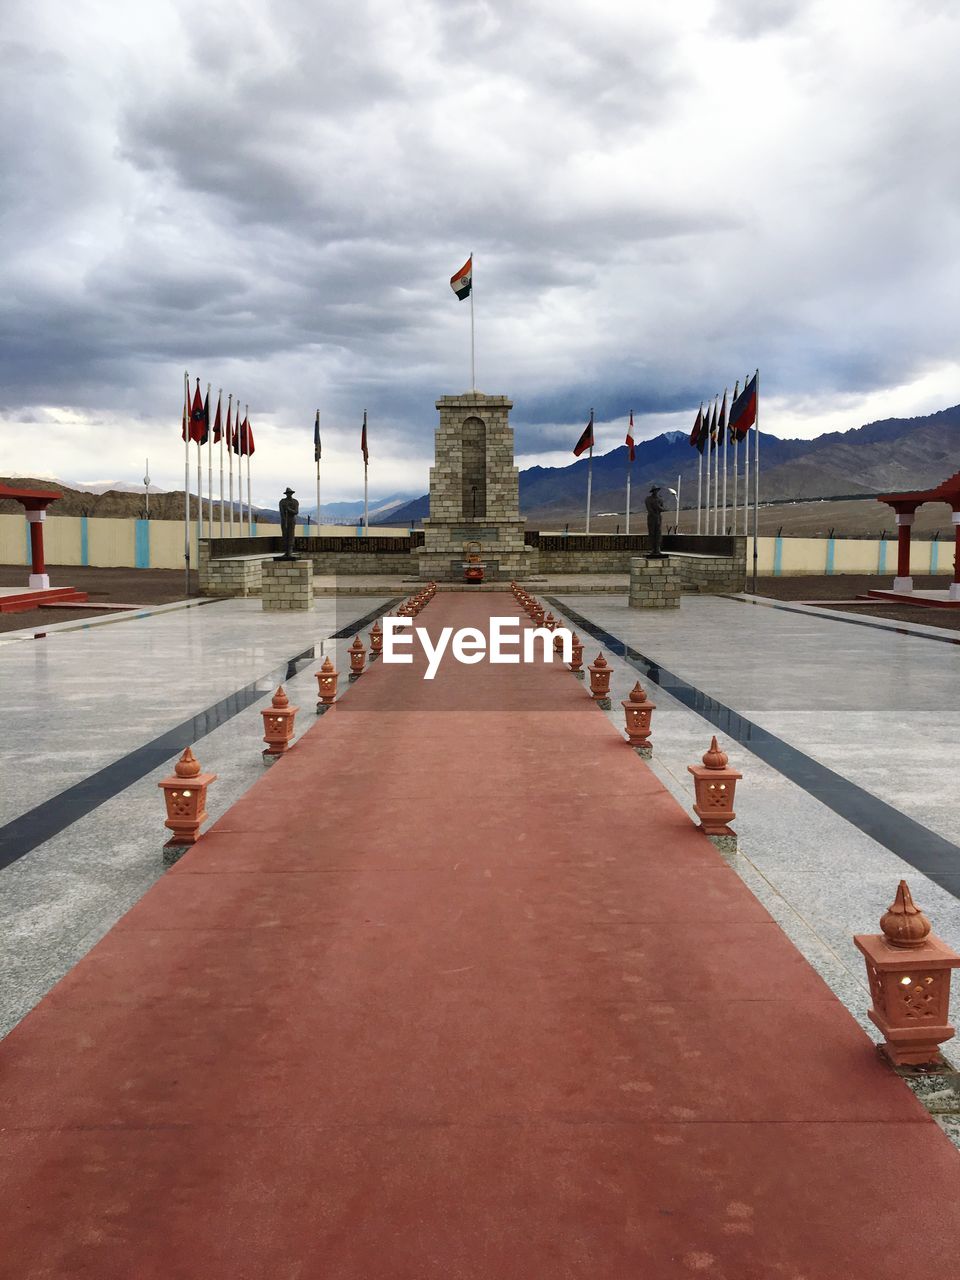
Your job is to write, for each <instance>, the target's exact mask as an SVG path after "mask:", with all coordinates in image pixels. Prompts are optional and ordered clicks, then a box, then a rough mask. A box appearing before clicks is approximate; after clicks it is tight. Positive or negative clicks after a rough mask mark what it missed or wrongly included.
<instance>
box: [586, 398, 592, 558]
mask: <svg viewBox="0 0 960 1280" xmlns="http://www.w3.org/2000/svg"><path fill="white" fill-rule="evenodd" d="M592 498H593V410H592V409H591V410H590V456H589V457H588V459H587V528H586V532H587V533H589V532H590V503H591V500H592Z"/></svg>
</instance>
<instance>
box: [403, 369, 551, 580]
mask: <svg viewBox="0 0 960 1280" xmlns="http://www.w3.org/2000/svg"><path fill="white" fill-rule="evenodd" d="M437 408H438V409H439V411H440V426H439V427H438V428H437V432H436V445H435V457H436V461H435V464H434V465H433V466H432V467H431V468H430V516H429V518H428V519H426V520H424V522H423V531H424V540H423V548H422V549H421V551H420V552H419V556H418V565H419V568H418V573H419V576H420V578H421V579H422V580H425V581H430V580H433V581H436V582H459V581H461V580H462V579H463V564H464V561H465V560H466V559H467V556H468V555H469V554H470V553H471V551H472V552H476V551H477V547H476V545H475V544H477V543H479V555H480V559H481V561H482V563H483V566H484V578H485V580H487V581H498V580H501V579H504V578H506V579H510V578H521V577H529V576H530V574H531V573H532V572H536V569H537V560H538V557H537V555H536V554H535V552H534V550H533V548H531V547H528V546H526V545H525V543H524V532H525V528H526V522H525V521H524V520H522V519H521V517H520V495H519V471H518V469H517V467H515V466H514V463H513V429H512V428H511V426H510V410H511V409H512V408H513V405H512V403H511V402H510V401H509V400H508V399H507V397H506V396H488V395H484V394H483V393H482V392H479V391H471V392H468V393H467V394H466V395H462V396H441V397H440V399H439V400H438V401H437Z"/></svg>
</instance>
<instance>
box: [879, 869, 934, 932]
mask: <svg viewBox="0 0 960 1280" xmlns="http://www.w3.org/2000/svg"><path fill="white" fill-rule="evenodd" d="M930 927H931V926H930V921H929V920H928V919H927V917H926V916H925V915H924V914H923V912H922V911H921V910H920V908H919V907H918V906H917V905H916V903H915V902H914V900H913V898H912V896H911V894H910V890H909V888H908V887H907V882H906V880H901V881H900V883H899V885H898V886H897V896H896V897H895V898H894V900H893V902H892V903H891V904H890V907H889V908H888V909H887V911H886V912H884V914H883V915H882V916H881V918H880V931H881V933H882V934H883V935H884V937H885V938H886V939H887V941H888V942H889V943H890V945H891V946H892V947H922V946H923V943H924V939H925V938H926V936H927V934H928V933H929V932H930Z"/></svg>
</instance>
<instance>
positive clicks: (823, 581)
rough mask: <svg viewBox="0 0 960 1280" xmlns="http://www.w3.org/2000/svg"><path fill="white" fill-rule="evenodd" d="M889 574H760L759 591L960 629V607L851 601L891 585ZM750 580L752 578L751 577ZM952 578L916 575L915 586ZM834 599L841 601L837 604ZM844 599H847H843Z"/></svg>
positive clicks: (929, 587)
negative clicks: (853, 602) (934, 607)
mask: <svg viewBox="0 0 960 1280" xmlns="http://www.w3.org/2000/svg"><path fill="white" fill-rule="evenodd" d="M891 581H892V579H891V578H890V575H889V574H884V575H883V576H882V577H878V576H875V575H873V576H871V575H866V574H863V575H860V574H846V573H843V574H832V575H831V576H830V577H816V576H813V575H808V574H805V575H803V576H802V577H796V578H757V594H758V595H761V596H770V597H771V598H772V599H774V600H798V601H801V602H802V603H804V604H823V605H826V607H827V608H836V609H843V611H844V612H845V613H862V614H864V615H865V616H867V617H870V618H888V619H890V620H891V621H893V622H916V623H920V624H921V625H922V626H925V627H942V628H944V630H946V631H960V609H930V608H926V607H925V606H923V605H919V604H903V605H900V604H896V605H895V604H880V605H874V604H863V603H855V604H848V603H846V602H847V601H856V598H857V596H858V595H863V594H864V593H865V592H867V591H870V590H874V591H875V590H877V589H881V588H884V587H889V586H890V583H891ZM748 582H749V579H748ZM949 582H950V579H949V577H948V576H947V575H946V574H937V575H935V576H931V575H929V574H927V575H915V576H914V579H913V585H914V587H916V588H918V589H919V590H921V591H937V590H940V591H945V590H946V588H947V586H948V584H949ZM833 601H837V603H836V604H833V603H832V602H833ZM841 601H843V602H844V603H842V604H841V603H840V602H841Z"/></svg>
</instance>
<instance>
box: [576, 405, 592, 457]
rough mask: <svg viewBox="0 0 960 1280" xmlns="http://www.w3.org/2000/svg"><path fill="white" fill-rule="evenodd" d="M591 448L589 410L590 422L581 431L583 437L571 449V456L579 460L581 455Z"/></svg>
mask: <svg viewBox="0 0 960 1280" xmlns="http://www.w3.org/2000/svg"><path fill="white" fill-rule="evenodd" d="M592 448H593V410H592V409H591V410H590V421H589V422H588V423H587V425H586V426H585V427H584V429H583V435H582V436H581V437H580V439H579V440H578V441H577V443H576V445H575V446H574V449H573V456H574V457H575V458H579V457H580V455H581V453H586V451H587V450H588V449H592Z"/></svg>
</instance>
